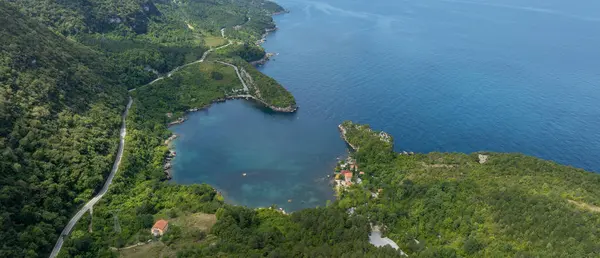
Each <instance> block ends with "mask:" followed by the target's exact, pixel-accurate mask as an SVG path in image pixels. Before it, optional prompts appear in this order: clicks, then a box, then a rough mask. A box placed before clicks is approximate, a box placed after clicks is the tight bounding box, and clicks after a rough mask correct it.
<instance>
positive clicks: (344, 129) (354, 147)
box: [338, 124, 358, 151]
mask: <svg viewBox="0 0 600 258" xmlns="http://www.w3.org/2000/svg"><path fill="white" fill-rule="evenodd" d="M338 129H339V130H340V135H341V136H342V139H344V142H346V144H348V146H350V147H351V148H352V150H354V151H358V147H356V146H354V145H352V143H350V141H348V138H346V133H347V132H348V131H347V130H346V128H345V127H344V126H343V125H342V124H340V125H338Z"/></svg>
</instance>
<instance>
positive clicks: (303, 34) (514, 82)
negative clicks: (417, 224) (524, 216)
mask: <svg viewBox="0 0 600 258" xmlns="http://www.w3.org/2000/svg"><path fill="white" fill-rule="evenodd" d="M278 2H279V3H280V4H281V5H282V6H284V7H285V8H287V9H290V10H291V13H289V14H285V15H280V16H276V17H275V20H276V22H277V25H278V27H279V28H280V30H278V31H277V32H275V33H273V34H271V35H270V36H269V37H268V40H267V42H266V43H265V44H264V47H265V48H266V49H267V51H269V52H276V53H279V55H278V56H276V57H275V58H274V60H272V61H270V62H269V63H267V64H266V65H265V66H264V67H262V68H261V70H262V71H263V72H264V73H266V74H268V75H270V76H272V77H274V78H275V79H277V80H278V81H279V82H281V83H282V84H283V85H284V86H285V87H286V88H288V89H289V90H290V91H291V92H292V93H293V94H294V96H295V97H296V99H297V102H298V104H299V106H300V109H299V111H298V113H297V114H295V115H279V114H273V113H270V112H265V111H264V110H263V109H260V108H257V107H255V106H254V105H252V104H249V103H246V102H244V101H231V102H227V103H225V104H219V105H215V106H214V107H212V108H210V109H209V110H208V111H205V112H200V113H197V114H193V115H191V116H190V120H189V121H188V122H186V123H184V124H183V125H180V126H177V127H175V128H174V131H175V132H176V133H178V134H181V135H182V137H181V138H180V139H178V140H177V141H176V144H177V151H178V157H177V159H176V160H175V164H174V166H175V172H174V180H175V181H176V182H179V183H192V182H194V183H196V182H207V183H209V184H211V185H214V186H215V187H217V188H219V189H221V190H223V191H224V192H225V193H226V197H227V199H228V200H229V201H231V202H234V203H238V204H244V205H248V206H252V207H257V206H268V205H270V204H278V205H280V206H282V207H284V208H286V209H288V210H297V209H299V208H303V207H314V206H316V205H324V204H325V200H327V199H331V198H332V192H331V190H330V188H329V186H328V185H327V178H326V177H325V176H326V175H327V174H328V173H329V172H330V171H331V167H332V166H333V164H334V163H335V159H336V157H339V156H342V155H344V153H345V151H346V149H345V145H344V143H343V142H342V141H341V139H340V138H339V135H338V132H337V128H336V125H337V124H339V123H340V122H342V121H343V120H346V119H351V120H354V121H356V122H360V123H368V124H371V126H372V127H374V128H376V129H380V130H385V131H387V132H389V133H391V134H392V135H393V136H394V137H395V139H396V149H397V150H410V151H415V152H431V151H450V152H467V153H469V152H474V151H480V150H488V151H498V152H522V153H526V154H529V155H534V156H538V157H541V158H545V159H551V160H555V161H557V162H559V163H562V164H567V165H572V166H575V167H580V168H585V169H588V170H592V171H600V159H597V158H596V157H599V156H600V87H599V85H600V68H599V67H600V51H598V48H597V46H600V33H598V32H600V31H599V29H598V28H600V2H597V1H592V0H582V1H578V2H577V4H574V3H571V2H568V1H560V0H545V1H541V0H539V1H531V0H529V1H524V0H519V1H516V0H511V1H507V0H497V1H462V0H436V1H431V0H419V1H417V0H414V1H413V0H411V1H397V0H380V1H356V0H343V1H342V0H331V1H287V0H283V1H278ZM242 173H247V174H248V175H247V176H246V177H243V176H241V174H242ZM288 199H292V202H291V203H288V202H287V201H288ZM303 202H304V203H303Z"/></svg>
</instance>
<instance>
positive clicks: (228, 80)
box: [199, 62, 243, 89]
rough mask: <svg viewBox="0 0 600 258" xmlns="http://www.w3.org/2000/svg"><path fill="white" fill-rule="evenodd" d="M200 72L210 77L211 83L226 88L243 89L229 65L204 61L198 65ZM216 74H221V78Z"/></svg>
mask: <svg viewBox="0 0 600 258" xmlns="http://www.w3.org/2000/svg"><path fill="white" fill-rule="evenodd" d="M199 69H200V72H201V73H202V74H204V75H205V76H206V77H207V78H210V79H211V84H214V85H215V86H218V87H223V88H227V89H243V86H242V83H241V82H240V79H239V78H238V77H237V74H236V73H235V70H234V69H233V67H231V66H227V65H224V64H220V63H216V62H204V63H202V64H201V65H200V66H199ZM218 74H221V75H222V78H221V77H219V75H218Z"/></svg>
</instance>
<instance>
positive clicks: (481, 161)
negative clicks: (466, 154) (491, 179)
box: [477, 154, 489, 164]
mask: <svg viewBox="0 0 600 258" xmlns="http://www.w3.org/2000/svg"><path fill="white" fill-rule="evenodd" d="M477 158H479V164H484V163H486V162H487V160H488V158H489V156H488V155H483V154H479V155H478V156H477Z"/></svg>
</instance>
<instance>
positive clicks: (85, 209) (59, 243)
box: [50, 28, 252, 258]
mask: <svg viewBox="0 0 600 258" xmlns="http://www.w3.org/2000/svg"><path fill="white" fill-rule="evenodd" d="M221 35H222V36H223V37H224V38H225V29H224V28H223V29H221ZM231 44H233V42H232V41H231V40H228V43H227V44H225V45H223V46H220V47H217V48H211V49H209V50H206V51H205V52H204V53H203V54H202V57H201V58H200V59H199V60H196V61H194V62H191V63H187V64H184V65H181V66H178V67H176V68H175V69H173V70H172V71H170V72H169V73H167V75H166V77H171V75H172V74H173V73H175V72H177V71H178V70H180V69H181V68H184V67H187V66H189V65H193V64H197V63H201V62H204V59H206V57H207V56H208V54H210V53H211V52H212V51H214V50H219V49H222V48H225V47H228V46H230V45H231ZM226 64H227V65H230V66H233V68H234V69H235V71H236V73H237V74H238V78H240V81H241V82H242V84H243V85H244V89H245V90H246V91H247V89H248V87H246V84H245V83H244V80H242V77H241V75H240V73H239V71H238V69H237V67H235V66H234V65H232V64H228V63H226ZM164 78H165V77H164V76H161V77H158V78H156V79H155V80H153V81H151V82H150V83H148V84H146V85H151V84H153V83H155V82H157V81H160V80H162V79H164ZM146 85H143V86H146ZM143 86H141V87H143ZM136 89H137V88H133V89H130V90H129V92H132V91H135V90H136ZM243 96H244V97H245V95H243ZM248 97H252V96H250V95H248ZM132 104H133V98H131V96H129V101H128V102H127V106H126V107H125V112H123V115H122V117H121V120H122V122H121V123H122V124H121V134H120V139H119V150H118V152H117V157H116V159H115V163H114V164H113V167H112V170H111V171H110V174H109V175H108V178H107V179H106V182H104V186H102V189H100V191H99V192H98V194H96V196H94V197H93V198H92V199H91V200H90V201H88V202H87V203H86V204H85V205H84V206H83V207H81V209H79V211H77V213H76V214H75V215H74V216H73V217H72V218H71V220H69V223H67V225H66V226H65V228H64V229H63V231H62V232H61V233H60V236H58V239H57V240H56V244H55V245H54V248H53V249H52V252H51V253H50V258H54V257H56V256H57V255H58V253H59V252H60V249H61V248H62V245H63V243H64V241H65V239H66V237H67V236H68V235H69V234H70V233H71V230H73V227H75V224H77V222H78V221H79V219H81V217H83V215H84V214H85V213H86V212H88V211H90V210H91V209H92V207H93V206H94V205H95V204H96V203H98V201H99V200H100V199H101V198H102V197H103V196H104V194H106V192H107V191H108V187H109V186H110V184H111V183H112V181H113V178H114V177H115V174H116V173H117V171H118V170H119V165H120V164H121V159H122V158H123V150H124V149H125V135H126V134H127V125H126V123H125V121H126V119H127V114H128V113H129V109H130V108H131V105H132Z"/></svg>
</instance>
